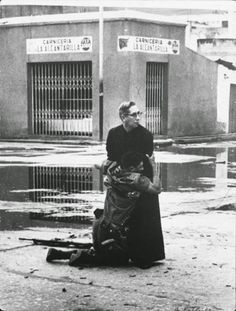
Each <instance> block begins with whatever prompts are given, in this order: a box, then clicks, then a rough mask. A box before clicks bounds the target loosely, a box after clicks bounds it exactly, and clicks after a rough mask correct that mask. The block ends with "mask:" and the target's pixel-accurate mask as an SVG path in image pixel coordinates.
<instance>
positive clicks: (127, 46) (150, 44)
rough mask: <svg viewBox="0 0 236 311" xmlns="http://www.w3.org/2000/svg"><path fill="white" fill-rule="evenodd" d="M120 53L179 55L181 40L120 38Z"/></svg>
mask: <svg viewBox="0 0 236 311" xmlns="http://www.w3.org/2000/svg"><path fill="white" fill-rule="evenodd" d="M118 51H120V52H143V53H154V54H175V55H176V54H179V40H173V39H163V38H151V37H136V36H118Z"/></svg>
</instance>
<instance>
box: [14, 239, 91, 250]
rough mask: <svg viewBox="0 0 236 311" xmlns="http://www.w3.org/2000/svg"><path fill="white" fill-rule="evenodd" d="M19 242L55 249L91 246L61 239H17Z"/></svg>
mask: <svg viewBox="0 0 236 311" xmlns="http://www.w3.org/2000/svg"><path fill="white" fill-rule="evenodd" d="M19 240H21V241H32V242H33V243H34V244H35V245H46V246H55V247H68V248H84V249H85V248H90V247H92V246H93V244H92V243H81V242H74V241H68V240H61V239H52V240H44V239H28V238H19Z"/></svg>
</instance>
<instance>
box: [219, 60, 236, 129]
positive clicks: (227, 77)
mask: <svg viewBox="0 0 236 311" xmlns="http://www.w3.org/2000/svg"><path fill="white" fill-rule="evenodd" d="M230 84H236V71H233V70H229V69H228V68H226V67H224V66H222V65H219V66H218V88H217V122H220V123H222V125H223V127H224V132H225V133H228V131H229V100H230Z"/></svg>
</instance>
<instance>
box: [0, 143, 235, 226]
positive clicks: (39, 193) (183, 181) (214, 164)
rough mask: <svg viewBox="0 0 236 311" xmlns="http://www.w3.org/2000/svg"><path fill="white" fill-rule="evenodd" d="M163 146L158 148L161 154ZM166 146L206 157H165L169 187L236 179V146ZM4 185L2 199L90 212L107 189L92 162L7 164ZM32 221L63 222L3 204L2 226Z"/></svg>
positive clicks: (206, 186)
mask: <svg viewBox="0 0 236 311" xmlns="http://www.w3.org/2000/svg"><path fill="white" fill-rule="evenodd" d="M161 152H162V151H158V153H159V154H160V155H161ZM165 152H168V153H171V156H172V158H173V157H174V155H175V154H176V155H178V156H179V155H195V156H203V157H207V158H204V159H203V160H199V161H198V160H196V161H195V162H183V163H181V162H179V163H161V177H162V186H163V190H164V191H166V192H176V191H178V192H190V191H191V192H192V191H209V190H211V189H212V188H217V187H219V189H222V187H225V188H226V189H227V187H235V185H236V183H235V177H236V148H209V146H208V147H207V148H203V147H199V148H196V147H195V148H188V147H186V146H185V147H184V148H177V147H172V146H171V147H168V148H165ZM180 159H181V157H180ZM206 159H208V160H206ZM163 162H165V161H163ZM167 162H168V161H167ZM173 162H175V161H173ZM25 165H27V164H25ZM0 189H1V191H0V201H4V202H6V201H9V202H32V206H34V205H33V203H40V204H41V203H42V204H49V203H53V204H54V205H55V206H54V208H55V209H56V208H58V209H59V210H60V212H68V211H73V210H75V211H77V212H78V211H84V212H85V213H86V212H87V211H88V210H91V208H92V207H93V206H94V205H93V204H92V203H91V201H94V202H96V204H97V203H98V202H99V200H100V203H101V204H103V201H102V200H103V199H104V196H102V193H103V192H104V190H105V189H104V186H103V176H102V173H101V171H99V170H97V169H95V168H92V167H88V166H86V167H65V166H53V167H52V166H2V167H0ZM9 209H10V208H9ZM56 219H57V218H55V220H56ZM61 219H63V218H61ZM61 225H62V226H63V222H61ZM73 225H75V226H76V223H73V217H72V222H71V223H70V222H66V226H73ZM77 225H78V224H77ZM33 226H47V227H49V226H53V227H58V226H60V225H59V222H56V221H45V220H43V219H40V220H39V219H38V220H37V219H35V218H34V219H32V217H31V218H30V217H29V214H28V213H23V212H17V211H15V210H14V211H11V212H9V211H5V210H2V211H1V210H0V230H6V229H21V228H25V227H33Z"/></svg>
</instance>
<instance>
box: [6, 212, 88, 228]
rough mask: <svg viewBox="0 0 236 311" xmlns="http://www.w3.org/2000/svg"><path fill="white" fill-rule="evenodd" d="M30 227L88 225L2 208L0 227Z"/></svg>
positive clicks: (76, 226)
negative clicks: (46, 219) (37, 217)
mask: <svg viewBox="0 0 236 311" xmlns="http://www.w3.org/2000/svg"><path fill="white" fill-rule="evenodd" d="M29 227H45V228H64V227H66V228H68V227H69V228H74V229H85V228H88V225H86V224H81V223H78V222H70V223H68V222H61V221H60V222H58V221H45V220H42V219H41V220H38V219H34V218H33V219H32V217H30V215H29V214H28V213H25V212H9V211H4V210H0V229H1V230H23V229H25V228H29Z"/></svg>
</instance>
